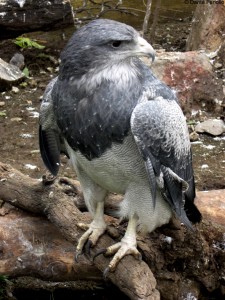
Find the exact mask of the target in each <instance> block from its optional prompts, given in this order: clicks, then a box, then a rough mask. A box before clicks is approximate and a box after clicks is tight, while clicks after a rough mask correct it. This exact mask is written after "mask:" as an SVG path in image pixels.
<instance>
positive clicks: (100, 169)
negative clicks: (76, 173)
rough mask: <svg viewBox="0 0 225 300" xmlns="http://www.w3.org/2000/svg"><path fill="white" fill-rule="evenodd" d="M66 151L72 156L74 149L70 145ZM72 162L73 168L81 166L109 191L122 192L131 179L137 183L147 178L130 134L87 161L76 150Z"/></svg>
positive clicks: (142, 162)
mask: <svg viewBox="0 0 225 300" xmlns="http://www.w3.org/2000/svg"><path fill="white" fill-rule="evenodd" d="M68 147H69V146H68ZM68 147H67V148H68ZM68 151H69V154H70V157H71V158H72V157H73V156H74V151H73V150H72V153H73V154H72V153H71V148H70V147H69V149H68ZM72 162H73V164H75V169H76V168H79V167H81V168H82V169H83V170H84V171H85V172H86V173H87V174H88V176H89V177H91V179H92V180H93V181H95V182H96V183H97V184H98V185H100V186H101V187H103V188H105V189H106V190H108V191H110V192H115V193H120V194H124V193H125V191H126V189H127V187H128V185H129V184H130V182H131V181H135V182H137V183H138V181H140V180H144V179H147V174H146V170H145V166H144V161H143V159H142V158H141V155H140V153H139V151H138V149H137V146H136V144H135V142H134V139H133V137H132V136H131V135H129V136H128V137H127V138H126V139H125V140H124V142H123V144H119V143H117V144H114V145H113V146H112V148H110V149H108V150H107V151H106V152H105V153H104V154H103V155H102V156H101V157H100V158H95V159H93V160H91V161H89V160H87V159H86V158H85V157H84V156H83V155H82V154H81V153H80V152H78V151H77V152H75V158H74V159H72Z"/></svg>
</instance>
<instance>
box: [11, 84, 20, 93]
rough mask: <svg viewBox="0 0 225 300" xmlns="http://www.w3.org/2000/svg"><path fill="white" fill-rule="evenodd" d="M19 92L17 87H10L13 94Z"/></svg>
mask: <svg viewBox="0 0 225 300" xmlns="http://www.w3.org/2000/svg"><path fill="white" fill-rule="evenodd" d="M19 91H20V90H19V89H18V87H17V86H13V87H12V92H13V93H15V94H18V93H19Z"/></svg>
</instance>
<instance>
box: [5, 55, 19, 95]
mask: <svg viewBox="0 0 225 300" xmlns="http://www.w3.org/2000/svg"><path fill="white" fill-rule="evenodd" d="M23 78H24V74H23V73H22V72H21V71H20V69H19V68H18V67H16V66H14V65H11V64H8V63H7V62H5V61H4V60H2V59H1V58H0V91H4V90H6V89H8V88H9V87H10V86H12V85H14V84H16V83H18V82H20V81H21V80H22V79H23Z"/></svg>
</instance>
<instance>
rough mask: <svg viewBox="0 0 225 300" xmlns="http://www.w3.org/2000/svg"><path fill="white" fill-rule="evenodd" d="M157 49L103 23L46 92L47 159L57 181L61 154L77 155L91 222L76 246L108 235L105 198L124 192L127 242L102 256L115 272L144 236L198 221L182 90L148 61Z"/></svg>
mask: <svg viewBox="0 0 225 300" xmlns="http://www.w3.org/2000/svg"><path fill="white" fill-rule="evenodd" d="M142 56H146V57H148V58H151V59H152V61H154V58H155V51H154V49H153V48H152V46H151V45H150V44H149V43H148V42H147V41H146V40H145V39H143V38H142V37H141V36H140V34H139V33H138V32H137V31H136V30H135V29H134V28H133V27H131V26H128V25H126V24H124V23H120V22H117V21H113V20H108V19H97V20H94V21H91V22H90V23H88V24H86V25H84V26H82V27H81V28H79V29H78V30H76V31H75V33H74V34H73V36H72V37H71V39H70V40H69V42H68V43H67V45H66V46H65V48H64V50H63V51H62V53H61V57H60V60H61V62H60V68H59V74H58V76H57V77H56V78H54V79H53V80H52V81H51V82H50V83H49V84H48V86H47V88H46V90H45V93H44V96H43V100H42V104H41V108H40V122H39V123H40V126H39V144H40V153H41V156H42V159H43V162H44V164H45V166H46V167H47V169H48V170H49V171H50V172H51V173H52V174H53V175H54V176H56V175H57V173H58V171H59V168H60V153H66V154H67V156H68V157H69V158H70V160H71V162H72V165H73V168H74V170H75V172H76V175H77V177H78V179H79V181H80V184H81V187H82V191H83V195H84V200H85V203H86V206H87V209H88V211H89V212H90V213H91V215H92V217H93V221H92V222H91V223H90V224H89V225H88V224H80V226H81V227H82V228H84V229H86V231H85V233H84V234H83V235H82V236H81V237H80V239H79V241H78V245H77V248H76V257H78V256H79V255H80V254H82V253H83V252H84V246H85V245H86V243H88V244H89V247H93V246H95V245H96V243H97V241H98V239H99V237H100V236H101V235H102V234H103V233H104V232H105V231H106V228H107V225H106V222H105V220H104V200H105V198H106V196H107V194H108V193H109V192H113V193H118V194H123V195H124V198H123V201H122V202H121V203H120V204H119V207H118V216H119V217H120V218H122V219H126V220H128V225H127V229H126V232H125V235H124V237H123V238H122V239H121V241H120V242H118V243H116V244H114V245H112V246H110V247H108V248H107V249H105V250H104V253H105V254H106V255H114V256H113V258H112V260H111V261H110V263H109V266H108V270H110V271H113V270H115V268H116V266H117V264H118V263H119V261H120V260H121V259H122V258H123V257H124V256H125V255H128V254H132V255H134V256H135V257H137V258H140V253H139V251H138V250H137V242H136V234H137V232H138V231H143V232H152V231H153V230H154V229H156V228H157V227H160V226H161V225H164V224H166V223H168V222H169V221H170V219H171V218H172V217H173V216H176V217H177V218H178V219H179V220H180V222H181V223H183V224H185V225H186V226H187V227H188V228H191V229H192V228H193V226H192V223H197V222H200V220H201V214H200V212H199V210H198V208H197V207H196V206H195V204H194V199H195V183H194V175H193V168H192V153H191V146H190V141H189V134H188V128H187V125H186V119H185V116H184V114H183V112H182V110H181V107H180V105H179V103H178V99H177V98H176V95H175V93H174V91H172V90H171V89H170V88H169V87H168V86H167V85H166V84H164V83H163V82H161V81H160V80H159V79H157V78H156V77H155V76H154V75H153V73H152V71H151V69H150V68H149V67H148V66H147V65H146V64H145V63H144V62H143V61H142V60H141V59H140V57H142Z"/></svg>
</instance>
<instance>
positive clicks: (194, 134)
mask: <svg viewBox="0 0 225 300" xmlns="http://www.w3.org/2000/svg"><path fill="white" fill-rule="evenodd" d="M189 137H190V141H191V142H195V141H198V140H199V134H197V132H196V131H193V132H191V133H190V135H189Z"/></svg>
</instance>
